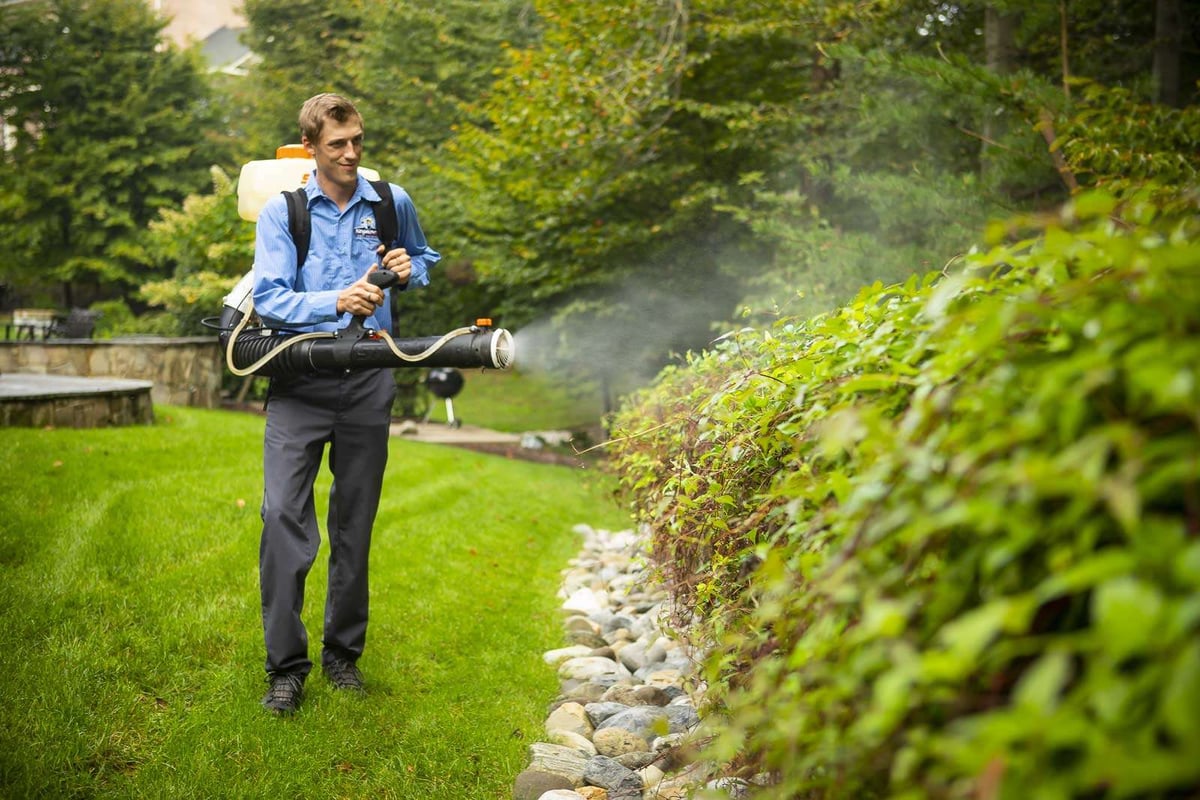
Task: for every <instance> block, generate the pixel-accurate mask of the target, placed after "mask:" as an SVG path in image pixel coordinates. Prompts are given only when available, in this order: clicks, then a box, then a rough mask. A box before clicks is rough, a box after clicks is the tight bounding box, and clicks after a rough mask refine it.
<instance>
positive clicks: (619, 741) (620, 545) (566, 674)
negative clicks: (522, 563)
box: [513, 525, 745, 800]
mask: <svg viewBox="0 0 1200 800" xmlns="http://www.w3.org/2000/svg"><path fill="white" fill-rule="evenodd" d="M574 530H575V533H577V534H579V535H580V536H581V537H582V539H583V546H582V550H581V551H580V553H579V555H578V556H576V557H575V558H574V559H572V560H571V561H570V563H569V566H568V568H567V569H565V570H564V571H563V583H562V587H561V588H560V589H559V596H560V598H562V599H563V604H562V612H563V614H564V620H563V629H564V632H565V634H566V639H567V642H568V644H567V646H565V647H562V648H558V649H555V650H550V651H548V652H546V653H545V654H544V655H543V660H544V661H545V662H546V663H547V664H548V665H549V666H552V667H554V668H555V669H556V670H557V674H558V679H559V685H560V694H559V696H558V697H557V698H556V699H555V701H554V702H553V703H552V704H551V705H550V709H549V714H548V716H547V718H546V721H545V726H544V737H543V740H542V741H537V742H534V743H533V744H531V745H530V746H529V765H528V766H527V767H526V768H525V770H523V771H522V772H521V773H520V774H519V775H517V777H516V780H515V782H514V786H513V799H514V800H682V799H683V798H686V797H690V796H691V795H692V793H693V792H694V791H695V790H696V789H697V788H698V787H700V786H704V785H705V784H706V783H707V786H708V788H712V789H718V790H723V793H724V794H725V795H726V796H729V797H742V796H744V789H745V787H744V786H742V785H740V784H741V782H740V781H738V782H734V783H730V781H729V780H728V779H718V780H713V781H706V778H707V777H708V776H709V774H710V770H709V769H708V768H706V767H705V765H703V764H701V763H698V762H696V761H695V760H694V753H695V749H696V748H695V746H694V744H695V743H696V742H697V741H699V740H700V739H701V738H703V736H704V735H705V732H704V730H703V728H704V726H703V723H702V720H701V718H700V714H699V712H698V710H697V706H698V702H699V700H700V699H701V698H702V696H703V689H704V687H703V685H702V683H701V682H700V681H698V680H697V679H696V667H697V665H698V664H699V662H700V660H701V658H700V657H699V655H698V654H697V653H694V652H692V651H691V650H690V648H689V647H688V646H687V645H685V644H684V643H682V642H680V641H679V640H678V639H676V638H672V637H671V636H670V635H669V633H668V631H667V630H666V626H665V622H666V617H665V615H666V613H667V604H668V603H669V596H668V593H667V591H666V589H665V587H663V586H662V585H661V584H659V583H657V582H656V581H655V579H654V575H653V570H652V568H651V567H650V564H649V558H648V555H647V550H646V548H645V545H646V543H647V542H648V540H649V537H648V535H646V533H645V532H644V531H643V532H641V533H635V532H633V531H630V530H625V531H618V532H611V531H607V530H597V529H594V528H592V527H590V526H588V525H576V526H575V528H574Z"/></svg>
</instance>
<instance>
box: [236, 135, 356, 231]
mask: <svg viewBox="0 0 1200 800" xmlns="http://www.w3.org/2000/svg"><path fill="white" fill-rule="evenodd" d="M316 166H317V163H316V162H315V161H313V159H311V158H309V156H308V153H307V151H305V149H304V147H303V146H302V145H298V144H289V145H284V146H283V147H280V148H279V149H278V150H276V151H275V158H273V159H266V160H263V161H250V162H248V163H247V164H244V165H243V166H242V173H241V175H240V176H239V177H238V188H237V192H238V216H240V217H241V218H242V219H245V220H249V221H250V222H254V221H255V220H257V219H258V212H260V211H262V207H263V206H264V205H265V204H266V202H267V200H268V199H269V198H271V197H273V196H274V195H277V194H279V193H280V192H288V191H291V190H292V189H296V188H299V187H301V186H303V185H304V184H305V183H306V182H307V181H308V177H309V175H311V174H312V171H313V169H315V168H316ZM358 173H359V174H360V175H362V176H363V177H364V178H366V179H367V180H369V181H377V180H379V173H378V172H376V171H375V170H373V169H369V168H367V167H359V168H358Z"/></svg>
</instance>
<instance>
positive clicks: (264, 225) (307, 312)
mask: <svg viewBox="0 0 1200 800" xmlns="http://www.w3.org/2000/svg"><path fill="white" fill-rule="evenodd" d="M414 260H415V259H414ZM298 275H299V271H298V269H297V268H296V245H295V243H294V242H293V241H292V234H291V232H290V231H289V230H288V222H287V201H286V200H285V199H284V197H283V195H282V194H278V195H275V196H274V197H272V198H271V199H270V200H268V201H267V203H266V205H265V206H263V209H262V212H261V213H260V214H259V215H258V223H257V227H256V229H255V240H254V290H253V291H254V310H255V311H257V312H258V315H259V316H260V317H262V318H263V321H264V322H265V323H267V324H268V325H272V326H277V327H307V326H311V325H318V324H320V323H328V322H336V321H337V319H338V313H337V299H338V291H337V290H325V291H315V292H307V291H297V286H296V282H297V279H298Z"/></svg>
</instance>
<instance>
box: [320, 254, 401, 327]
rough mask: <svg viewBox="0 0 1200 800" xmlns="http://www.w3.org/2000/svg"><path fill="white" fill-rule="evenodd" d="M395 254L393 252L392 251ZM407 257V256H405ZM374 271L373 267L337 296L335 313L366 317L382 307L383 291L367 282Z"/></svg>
mask: <svg viewBox="0 0 1200 800" xmlns="http://www.w3.org/2000/svg"><path fill="white" fill-rule="evenodd" d="M392 252H393V253H394V252H396V251H395V250H393V251H392ZM406 257H407V256H406ZM374 271H375V265H374V264H372V265H371V268H370V269H369V270H367V272H366V274H365V275H363V276H362V277H361V278H359V279H358V280H357V281H355V282H354V283H352V284H350V285H349V286H347V287H346V288H345V290H343V291H342V293H341V294H339V295H338V300H337V312H338V313H339V314H344V313H346V312H347V311H349V312H350V313H351V314H353V315H354V316H356V317H366V316H370V315H371V314H374V313H375V309H377V308H379V306H381V305H383V289H380V288H379V287H378V286H373V285H372V284H371V283H369V282H368V281H367V275H370V274H371V273H372V272H374Z"/></svg>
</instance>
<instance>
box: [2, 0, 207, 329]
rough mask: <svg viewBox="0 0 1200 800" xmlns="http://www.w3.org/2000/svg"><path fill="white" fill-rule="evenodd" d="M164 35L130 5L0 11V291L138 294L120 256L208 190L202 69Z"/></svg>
mask: <svg viewBox="0 0 1200 800" xmlns="http://www.w3.org/2000/svg"><path fill="white" fill-rule="evenodd" d="M164 26H165V21H164V20H163V19H161V18H160V17H158V16H157V15H155V14H154V13H152V12H151V11H150V10H149V8H148V6H147V4H146V3H144V2H141V1H140V0H50V1H49V2H45V3H22V4H16V5H4V6H0V113H2V114H3V118H4V123H5V127H6V130H7V131H8V134H9V136H10V140H9V142H8V143H7V144H8V145H9V146H8V148H7V149H5V150H4V152H3V154H2V155H0V158H2V160H3V163H4V169H3V170H0V249H2V250H3V251H4V253H5V258H4V265H5V266H4V270H5V276H4V282H5V283H6V284H9V285H10V286H12V287H13V288H14V289H15V290H16V293H17V294H19V295H21V296H23V297H25V298H27V299H28V300H30V301H35V302H53V301H57V302H61V303H62V304H64V305H67V306H72V305H75V304H78V303H81V302H84V301H86V300H90V299H94V298H96V297H99V296H111V295H113V294H119V293H121V292H123V291H126V290H127V289H128V288H130V287H131V286H136V285H137V283H138V282H140V279H141V278H142V277H143V275H141V274H140V268H139V267H138V265H136V264H135V263H132V262H130V261H129V260H127V259H125V258H123V257H122V247H123V245H125V244H126V243H128V242H129V241H130V240H131V239H132V237H134V236H135V235H136V233H137V232H138V230H139V229H141V228H142V227H143V226H144V225H145V224H146V223H147V221H149V220H150V219H151V218H152V217H153V216H154V215H155V214H156V213H157V211H158V210H159V209H160V208H164V207H169V206H172V205H177V204H178V203H179V202H180V201H181V200H182V198H183V197H185V196H187V195H188V194H190V193H192V192H195V191H198V190H200V189H202V188H204V187H206V186H208V185H209V184H210V181H211V178H210V176H209V167H210V166H211V165H212V164H213V163H214V162H216V161H218V160H219V157H220V152H219V148H218V146H217V145H216V138H215V134H216V129H215V127H214V124H213V123H214V120H215V113H214V104H213V102H212V97H211V95H210V93H209V90H208V88H207V84H206V82H205V79H204V70H203V66H202V63H201V58H200V55H199V52H198V51H197V50H195V49H192V50H185V51H181V50H179V49H177V48H175V47H173V46H171V45H170V44H168V43H166V41H165V40H164V39H163V37H162V35H161V34H162V30H163V27H164ZM56 282H57V283H58V284H60V285H61V290H62V291H61V295H60V296H59V297H54V296H53V294H52V291H51V289H52V286H53V285H54V284H55V283H56Z"/></svg>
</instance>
